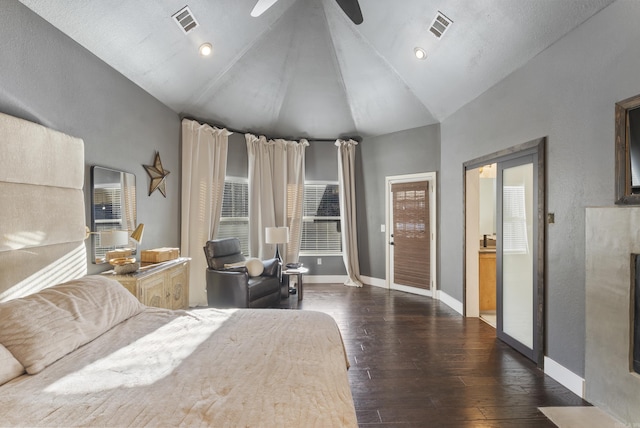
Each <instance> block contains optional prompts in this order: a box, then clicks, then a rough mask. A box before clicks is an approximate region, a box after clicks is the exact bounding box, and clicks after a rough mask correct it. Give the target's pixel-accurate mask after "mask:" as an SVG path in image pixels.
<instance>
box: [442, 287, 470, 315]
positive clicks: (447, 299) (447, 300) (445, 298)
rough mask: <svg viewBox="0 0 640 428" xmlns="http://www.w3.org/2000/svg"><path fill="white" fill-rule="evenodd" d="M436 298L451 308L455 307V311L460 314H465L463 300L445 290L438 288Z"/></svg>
mask: <svg viewBox="0 0 640 428" xmlns="http://www.w3.org/2000/svg"><path fill="white" fill-rule="evenodd" d="M436 299H438V300H440V301H441V302H442V303H444V304H445V305H447V306H449V307H450V308H451V309H453V310H454V311H456V312H457V313H459V314H460V315H463V314H464V307H463V306H462V302H460V301H458V300H457V299H454V298H453V297H451V296H449V295H448V294H447V293H445V292H444V291H442V290H438V291H437V292H436Z"/></svg>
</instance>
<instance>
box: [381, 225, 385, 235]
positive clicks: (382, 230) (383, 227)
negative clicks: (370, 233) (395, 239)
mask: <svg viewBox="0 0 640 428" xmlns="http://www.w3.org/2000/svg"><path fill="white" fill-rule="evenodd" d="M385 229H386V227H385V226H384V224H381V225H380V232H382V233H384V231H385Z"/></svg>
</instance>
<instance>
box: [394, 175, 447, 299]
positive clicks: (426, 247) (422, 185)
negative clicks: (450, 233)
mask: <svg viewBox="0 0 640 428" xmlns="http://www.w3.org/2000/svg"><path fill="white" fill-rule="evenodd" d="M386 189H387V190H386V196H385V206H386V219H385V224H384V225H383V226H382V232H384V233H385V240H386V246H385V247H386V278H387V288H390V289H393V290H399V291H405V292H409V293H414V294H420V295H424V296H435V294H434V293H435V290H436V174H435V172H429V173H420V174H408V175H400V176H389V177H386Z"/></svg>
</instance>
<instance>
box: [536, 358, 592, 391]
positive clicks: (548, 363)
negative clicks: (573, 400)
mask: <svg viewBox="0 0 640 428" xmlns="http://www.w3.org/2000/svg"><path fill="white" fill-rule="evenodd" d="M544 373H545V374H546V375H549V376H550V377H552V378H554V379H555V380H557V381H558V382H560V383H561V384H562V385H564V386H565V387H566V388H567V389H569V390H570V391H571V392H573V393H574V394H576V395H577V396H578V397H580V398H585V397H584V379H583V378H581V377H580V376H578V375H577V374H575V373H574V372H572V371H571V370H569V369H567V368H565V367H563V366H561V365H560V364H558V363H556V362H555V361H553V360H552V359H551V358H549V357H544Z"/></svg>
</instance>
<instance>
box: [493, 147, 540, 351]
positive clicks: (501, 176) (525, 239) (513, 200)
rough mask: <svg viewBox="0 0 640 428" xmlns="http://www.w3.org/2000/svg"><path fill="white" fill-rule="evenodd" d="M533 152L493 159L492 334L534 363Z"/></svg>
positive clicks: (535, 227)
mask: <svg viewBox="0 0 640 428" xmlns="http://www.w3.org/2000/svg"><path fill="white" fill-rule="evenodd" d="M537 177H538V171H537V154H531V155H526V156H522V157H518V158H516V159H512V160H509V161H505V162H499V163H498V177H497V178H498V181H497V188H498V192H496V193H497V207H498V209H497V214H498V221H497V227H498V230H497V232H498V233H497V236H498V239H497V243H496V277H497V278H496V279H497V300H498V301H497V318H498V319H497V335H498V338H499V339H501V340H503V341H504V342H506V343H508V344H509V345H511V346H512V347H514V348H516V349H517V350H518V351H520V352H521V353H522V354H524V355H525V356H527V357H528V358H530V359H532V360H534V361H536V362H537V359H538V358H539V357H538V356H539V352H538V351H539V347H540V345H541V344H540V343H539V334H538V330H537V329H538V328H539V322H540V321H541V320H540V319H539V317H541V313H540V311H538V287H540V286H541V284H539V283H538V282H539V281H538V275H537V271H538V266H537V263H538V257H537V254H538V241H537V236H538V227H539V225H538V215H537V213H538V209H537V207H538V202H539V201H538V181H537Z"/></svg>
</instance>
